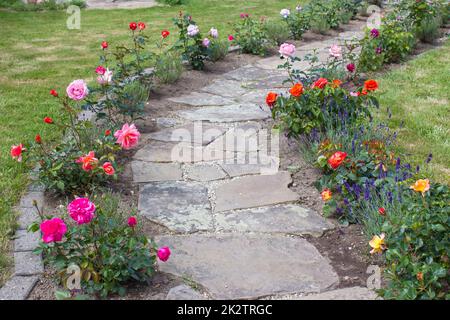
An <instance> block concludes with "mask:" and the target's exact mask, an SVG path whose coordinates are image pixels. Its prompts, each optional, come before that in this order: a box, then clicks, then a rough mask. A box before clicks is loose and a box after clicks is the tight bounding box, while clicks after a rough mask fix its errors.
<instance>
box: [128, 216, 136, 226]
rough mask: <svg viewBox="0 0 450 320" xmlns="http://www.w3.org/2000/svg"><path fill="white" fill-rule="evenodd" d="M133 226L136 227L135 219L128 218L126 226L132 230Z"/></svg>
mask: <svg viewBox="0 0 450 320" xmlns="http://www.w3.org/2000/svg"><path fill="white" fill-rule="evenodd" d="M135 225H137V219H136V217H129V218H128V226H130V227H132V228H133V227H134V226H135Z"/></svg>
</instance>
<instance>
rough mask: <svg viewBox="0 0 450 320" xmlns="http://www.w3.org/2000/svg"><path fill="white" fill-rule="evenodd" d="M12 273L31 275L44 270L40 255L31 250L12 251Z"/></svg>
mask: <svg viewBox="0 0 450 320" xmlns="http://www.w3.org/2000/svg"><path fill="white" fill-rule="evenodd" d="M14 270H15V272H14V275H16V276H32V275H37V274H41V273H43V272H44V264H43V263H42V257H41V256H40V255H37V254H34V253H33V252H31V251H24V252H14Z"/></svg>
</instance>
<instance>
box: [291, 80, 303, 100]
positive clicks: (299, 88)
mask: <svg viewBox="0 0 450 320" xmlns="http://www.w3.org/2000/svg"><path fill="white" fill-rule="evenodd" d="M289 92H290V93H291V95H292V96H294V97H300V96H301V95H302V93H303V85H302V84H301V83H300V82H299V83H296V84H294V86H293V87H292V88H291V89H289Z"/></svg>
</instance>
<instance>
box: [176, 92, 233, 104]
mask: <svg viewBox="0 0 450 320" xmlns="http://www.w3.org/2000/svg"><path fill="white" fill-rule="evenodd" d="M168 100H170V101H172V102H176V103H182V104H188V105H191V106H197V107H202V106H223V105H227V104H231V103H233V100H231V99H228V98H224V97H221V96H218V95H214V94H209V93H205V92H191V93H190V94H188V95H184V96H180V97H174V98H169V99H168Z"/></svg>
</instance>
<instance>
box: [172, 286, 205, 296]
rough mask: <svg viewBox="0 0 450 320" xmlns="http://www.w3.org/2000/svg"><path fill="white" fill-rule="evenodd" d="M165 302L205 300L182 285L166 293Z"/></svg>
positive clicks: (198, 293)
mask: <svg viewBox="0 0 450 320" xmlns="http://www.w3.org/2000/svg"><path fill="white" fill-rule="evenodd" d="M166 300H206V299H205V297H204V296H203V295H202V294H201V293H200V292H197V291H195V290H194V289H192V288H191V287H189V286H187V285H185V284H182V285H179V286H176V287H173V288H172V289H170V290H169V293H167V296H166Z"/></svg>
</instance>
